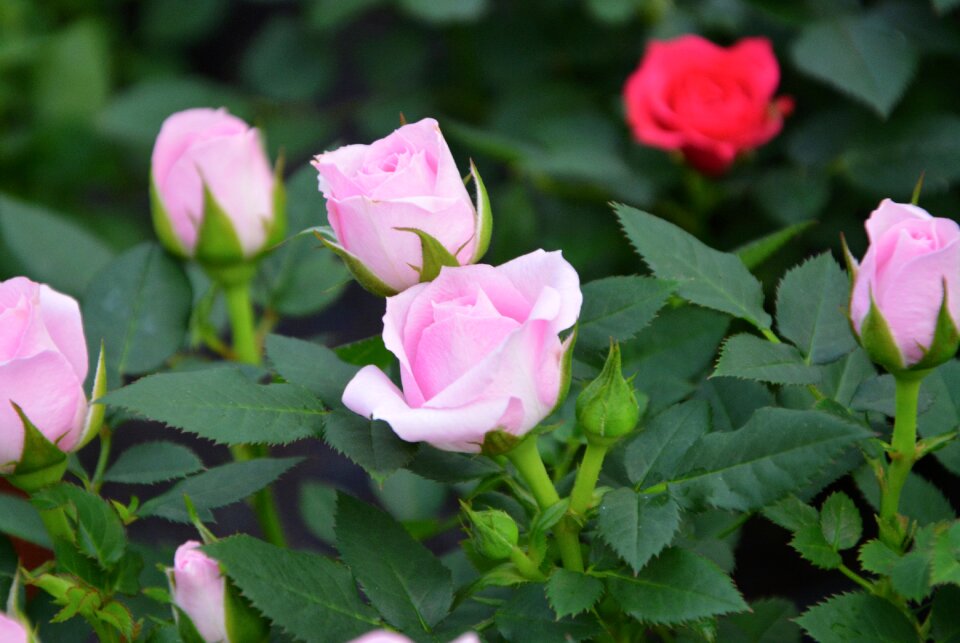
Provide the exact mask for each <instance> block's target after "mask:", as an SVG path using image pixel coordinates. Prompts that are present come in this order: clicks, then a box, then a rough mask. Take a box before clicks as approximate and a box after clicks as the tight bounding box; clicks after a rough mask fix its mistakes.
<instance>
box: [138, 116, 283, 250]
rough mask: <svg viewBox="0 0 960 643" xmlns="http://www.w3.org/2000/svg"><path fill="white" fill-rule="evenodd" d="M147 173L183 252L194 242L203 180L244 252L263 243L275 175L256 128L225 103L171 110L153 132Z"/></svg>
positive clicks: (198, 224)
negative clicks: (226, 106)
mask: <svg viewBox="0 0 960 643" xmlns="http://www.w3.org/2000/svg"><path fill="white" fill-rule="evenodd" d="M151 177H152V180H153V182H154V185H155V186H156V190H157V194H158V196H159V198H160V201H161V203H162V204H163V206H164V208H165V210H166V213H167V215H168V218H169V220H170V224H171V226H172V227H173V231H174V234H175V235H176V236H177V238H178V239H179V241H180V243H181V244H183V247H184V249H185V250H186V251H187V254H190V255H192V254H193V251H194V249H195V248H196V244H197V236H198V233H199V230H200V223H201V221H202V218H203V208H204V195H203V187H204V185H206V186H207V187H208V188H209V190H210V192H211V193H212V194H213V197H214V199H215V200H216V201H217V203H218V204H219V205H220V207H221V208H222V209H223V211H224V213H225V214H226V215H227V217H229V218H230V220H231V222H232V223H233V228H234V230H235V231H236V234H237V238H238V239H239V241H240V245H241V247H242V249H243V252H244V255H245V256H247V257H250V256H253V255H255V254H257V253H258V252H259V251H260V250H262V249H263V246H264V244H265V242H266V240H267V230H268V227H269V224H270V222H271V221H272V220H273V217H274V216H275V213H274V211H273V207H274V203H273V198H274V194H273V191H274V183H275V177H274V173H273V169H272V168H271V167H270V162H269V159H268V158H267V154H266V151H265V150H264V147H263V142H262V140H261V138H260V133H259V132H258V131H257V129H255V128H252V127H250V126H249V125H247V123H245V122H244V121H243V120H241V119H239V118H237V117H236V116H233V115H231V114H229V113H227V111H226V110H225V109H209V108H195V109H188V110H184V111H182V112H177V113H175V114H172V115H170V116H169V117H167V119H166V120H165V121H164V122H163V125H162V126H161V128H160V133H159V134H158V135H157V140H156V143H155V144H154V147H153V153H152V156H151Z"/></svg>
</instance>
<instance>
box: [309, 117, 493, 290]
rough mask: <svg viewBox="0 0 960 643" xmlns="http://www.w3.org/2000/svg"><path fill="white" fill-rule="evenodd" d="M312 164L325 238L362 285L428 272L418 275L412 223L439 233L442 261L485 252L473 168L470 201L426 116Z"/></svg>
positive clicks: (397, 285)
mask: <svg viewBox="0 0 960 643" xmlns="http://www.w3.org/2000/svg"><path fill="white" fill-rule="evenodd" d="M313 166H314V167H315V168H317V171H318V172H319V173H320V175H319V183H320V191H321V192H323V196H324V197H325V198H326V199H327V217H328V219H329V222H330V227H331V228H332V229H333V233H334V234H335V235H336V239H335V240H334V241H333V242H332V243H328V245H330V246H331V247H332V248H333V250H334V251H336V252H338V254H340V255H341V256H343V257H344V259H345V260H346V263H347V265H348V266H349V267H350V269H351V270H352V271H353V273H354V275H355V276H356V277H357V279H358V281H360V283H361V284H362V285H363V286H364V287H365V288H367V289H368V290H371V291H373V292H375V293H377V294H381V295H391V294H394V293H397V292H400V291H403V290H405V289H407V288H409V287H410V286H412V285H414V284H416V283H417V282H419V281H428V280H429V279H430V278H432V277H433V275H429V276H426V277H425V278H421V277H422V276H423V275H421V272H422V271H423V269H424V268H425V267H426V264H427V263H428V262H427V260H426V259H425V258H424V256H423V255H424V253H423V251H422V247H423V244H424V242H423V241H422V240H421V238H420V237H419V236H418V235H417V234H416V233H414V232H411V230H419V231H421V232H423V233H426V234H427V235H430V236H431V237H433V239H435V240H436V241H438V242H439V244H438V246H439V247H441V250H442V252H443V253H444V254H445V255H447V256H448V258H449V259H450V261H449V262H448V264H447V265H451V264H453V263H454V262H455V263H457V264H460V265H464V264H470V263H476V262H477V261H478V260H479V259H480V257H481V256H483V253H484V252H486V249H487V245H488V243H489V240H490V217H489V208H488V206H487V205H486V194H485V192H484V191H483V184H482V183H481V182H480V178H479V175H478V174H477V173H476V171H475V168H474V171H473V178H474V180H475V181H476V182H477V187H478V195H479V198H478V205H477V207H474V204H473V202H472V201H471V200H470V196H469V195H468V194H467V189H466V187H465V186H464V184H463V179H462V178H461V176H460V172H459V171H458V170H457V165H456V163H455V162H454V160H453V156H452V155H451V154H450V149H449V148H448V147H447V143H446V141H445V140H444V139H443V135H442V134H441V133H440V127H439V126H438V125H437V121H435V120H433V119H432V118H425V119H423V120H422V121H419V122H417V123H412V124H410V125H404V126H403V127H401V128H400V129H398V130H396V131H395V132H393V133H392V134H390V135H389V136H387V137H386V138H383V139H380V140H379V141H376V142H375V143H373V144H371V145H347V146H346V147H341V148H340V149H338V150H335V151H333V152H325V153H323V154H320V155H318V156H317V157H316V159H315V160H314V162H313ZM401 228H405V229H401Z"/></svg>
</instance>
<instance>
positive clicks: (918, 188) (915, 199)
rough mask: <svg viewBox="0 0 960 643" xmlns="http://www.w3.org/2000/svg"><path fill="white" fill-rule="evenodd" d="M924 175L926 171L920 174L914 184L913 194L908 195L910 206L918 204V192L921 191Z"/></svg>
mask: <svg viewBox="0 0 960 643" xmlns="http://www.w3.org/2000/svg"><path fill="white" fill-rule="evenodd" d="M926 175H927V171H926V170H923V171H921V172H920V178H918V179H917V182H916V183H915V184H914V186H913V194H911V195H910V205H917V204H918V203H920V192H922V191H923V179H924V177H925V176H926Z"/></svg>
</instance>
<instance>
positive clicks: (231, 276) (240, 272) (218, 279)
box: [203, 261, 257, 289]
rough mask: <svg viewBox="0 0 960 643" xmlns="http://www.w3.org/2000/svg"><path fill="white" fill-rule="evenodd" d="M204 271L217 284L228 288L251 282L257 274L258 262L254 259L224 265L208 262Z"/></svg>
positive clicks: (204, 265)
mask: <svg viewBox="0 0 960 643" xmlns="http://www.w3.org/2000/svg"><path fill="white" fill-rule="evenodd" d="M203 271H204V272H205V273H207V276H209V277H210V279H212V280H213V282H214V283H215V284H217V285H218V286H220V287H221V288H223V289H227V288H230V287H233V286H243V285H245V284H249V283H250V282H251V281H252V280H253V278H254V276H256V274H257V264H256V263H254V262H252V261H250V262H246V263H231V264H222V265H221V264H213V263H207V264H203Z"/></svg>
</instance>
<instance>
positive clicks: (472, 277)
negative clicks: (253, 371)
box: [343, 250, 583, 452]
mask: <svg viewBox="0 0 960 643" xmlns="http://www.w3.org/2000/svg"><path fill="white" fill-rule="evenodd" d="M582 301H583V296H582V295H581V294H580V280H579V277H578V276H577V273H576V271H575V270H574V269H573V267H572V266H571V265H570V264H569V263H567V262H566V261H565V260H564V259H563V257H562V256H561V255H560V253H559V252H544V251H543V250H537V251H535V252H532V253H530V254H528V255H524V256H522V257H518V258H517V259H514V260H513V261H510V262H508V263H505V264H503V265H502V266H498V267H496V268H494V267H492V266H487V265H474V266H462V267H459V268H444V269H443V270H442V271H441V272H440V276H439V277H437V278H436V279H435V280H434V281H433V282H431V283H427V284H419V285H416V286H413V287H412V288H410V289H408V290H406V291H404V292H402V293H400V294H399V295H396V296H395V297H390V298H388V299H387V312H386V315H384V317H383V341H384V343H385V344H386V347H387V348H388V349H389V350H390V351H391V352H392V353H393V354H394V355H396V356H397V359H398V360H399V361H400V376H401V379H402V382H403V391H401V390H400V389H398V388H397V387H396V386H395V385H394V384H393V382H391V381H390V379H389V378H388V377H387V376H386V375H384V373H383V372H382V371H380V370H379V369H378V368H376V367H375V366H366V367H364V368H363V369H361V370H360V372H359V373H357V375H356V376H355V377H354V378H353V380H351V381H350V383H349V384H348V385H347V388H346V390H344V392H343V403H344V404H345V405H346V406H347V408H349V409H351V410H352V411H354V412H356V413H359V414H360V415H363V416H366V417H373V418H374V419H379V420H385V421H386V422H388V423H389V424H390V426H391V427H392V428H393V430H394V431H395V432H396V434H397V435H398V436H400V437H401V438H402V439H404V440H406V441H408V442H418V441H424V442H429V443H430V444H432V445H433V446H435V447H438V448H440V449H446V450H448V451H464V452H478V451H479V450H480V446H481V444H482V442H483V438H484V435H485V434H486V433H487V432H489V431H493V430H496V429H499V430H502V431H505V432H507V433H511V434H513V435H517V436H519V435H523V434H525V433H526V432H527V431H529V430H530V429H532V428H533V427H535V426H536V425H537V423H538V422H540V420H542V419H543V418H544V417H546V415H547V414H548V413H549V412H550V410H551V409H552V408H553V406H554V405H555V404H556V402H557V398H558V396H559V393H560V389H561V386H562V383H563V382H562V380H563V377H562V363H561V362H562V359H563V355H564V351H565V350H566V349H567V347H568V346H565V345H564V344H563V343H561V341H560V338H559V337H558V333H560V331H562V330H564V329H567V328H570V327H571V326H573V324H574V323H575V322H576V321H577V316H578V315H579V314H580V304H581V303H582Z"/></svg>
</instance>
